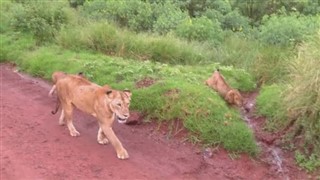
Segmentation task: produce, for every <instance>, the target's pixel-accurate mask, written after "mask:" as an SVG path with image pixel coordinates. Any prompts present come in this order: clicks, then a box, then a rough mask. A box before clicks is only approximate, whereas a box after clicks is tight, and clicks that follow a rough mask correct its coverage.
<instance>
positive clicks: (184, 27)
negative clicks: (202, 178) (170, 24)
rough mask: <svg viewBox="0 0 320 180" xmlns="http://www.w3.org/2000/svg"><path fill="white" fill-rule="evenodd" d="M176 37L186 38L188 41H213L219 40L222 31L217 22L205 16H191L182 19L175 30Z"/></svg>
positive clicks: (221, 36)
mask: <svg viewBox="0 0 320 180" xmlns="http://www.w3.org/2000/svg"><path fill="white" fill-rule="evenodd" d="M175 34H176V35H177V36H178V37H182V38H186V39H187V40H189V41H192V40H196V41H205V40H209V41H212V42H215V43H218V42H221V41H222V38H223V32H222V29H221V28H220V25H219V23H218V22H216V21H215V22H213V21H211V20H210V19H208V18H207V17H200V18H193V19H189V20H186V21H184V23H182V24H180V25H179V26H178V27H177V30H176V31H175Z"/></svg>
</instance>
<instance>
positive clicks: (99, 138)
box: [97, 127, 109, 144]
mask: <svg viewBox="0 0 320 180" xmlns="http://www.w3.org/2000/svg"><path fill="white" fill-rule="evenodd" d="M97 141H98V143H99V144H108V143H109V140H108V139H107V137H106V135H105V134H104V133H103V131H102V129H101V127H99V130H98V136H97Z"/></svg>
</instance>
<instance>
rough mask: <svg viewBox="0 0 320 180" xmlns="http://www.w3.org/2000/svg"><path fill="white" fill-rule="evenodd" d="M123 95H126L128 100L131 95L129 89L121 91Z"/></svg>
mask: <svg viewBox="0 0 320 180" xmlns="http://www.w3.org/2000/svg"><path fill="white" fill-rule="evenodd" d="M123 92H124V94H125V95H127V96H128V97H129V98H130V97H131V95H132V93H131V91H130V90H129V89H125V90H123Z"/></svg>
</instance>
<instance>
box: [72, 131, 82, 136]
mask: <svg viewBox="0 0 320 180" xmlns="http://www.w3.org/2000/svg"><path fill="white" fill-rule="evenodd" d="M70 135H71V136H73V137H76V136H80V133H79V132H78V131H76V130H75V131H70Z"/></svg>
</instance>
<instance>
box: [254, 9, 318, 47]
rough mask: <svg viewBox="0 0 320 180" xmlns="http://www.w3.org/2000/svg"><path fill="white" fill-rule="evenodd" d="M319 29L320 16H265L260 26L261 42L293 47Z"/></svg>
mask: <svg viewBox="0 0 320 180" xmlns="http://www.w3.org/2000/svg"><path fill="white" fill-rule="evenodd" d="M319 27H320V16H314V17H311V16H299V14H291V15H281V16H277V15H275V14H273V15H271V16H265V17H264V19H263V21H262V25H261V26H260V30H261V33H260V39H261V41H263V42H265V43H268V44H274V45H280V46H289V45H295V44H297V43H300V42H302V41H303V40H305V39H306V36H308V35H312V34H314V33H316V32H317V30H318V29H319Z"/></svg>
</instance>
